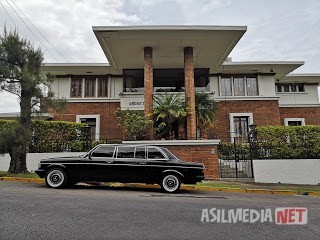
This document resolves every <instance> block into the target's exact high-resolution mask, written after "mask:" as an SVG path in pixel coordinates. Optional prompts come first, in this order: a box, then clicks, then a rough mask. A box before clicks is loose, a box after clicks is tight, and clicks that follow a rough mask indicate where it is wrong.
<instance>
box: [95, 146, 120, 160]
mask: <svg viewBox="0 0 320 240" xmlns="http://www.w3.org/2000/svg"><path fill="white" fill-rule="evenodd" d="M114 149H115V147H111V146H101V147H98V148H97V149H96V150H94V151H93V152H92V154H91V156H92V157H108V158H112V157H113V154H114Z"/></svg>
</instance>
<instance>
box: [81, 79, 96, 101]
mask: <svg viewBox="0 0 320 240" xmlns="http://www.w3.org/2000/svg"><path fill="white" fill-rule="evenodd" d="M95 83H96V79H92V78H91V79H90V78H86V79H85V94H84V96H85V97H94V96H95V85H96V84H95Z"/></svg>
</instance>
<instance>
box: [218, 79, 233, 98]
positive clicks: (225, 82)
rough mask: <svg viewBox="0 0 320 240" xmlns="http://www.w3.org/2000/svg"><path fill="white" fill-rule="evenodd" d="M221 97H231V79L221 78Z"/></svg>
mask: <svg viewBox="0 0 320 240" xmlns="http://www.w3.org/2000/svg"><path fill="white" fill-rule="evenodd" d="M220 82H221V96H232V91H231V78H221V81H220Z"/></svg>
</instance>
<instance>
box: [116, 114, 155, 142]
mask: <svg viewBox="0 0 320 240" xmlns="http://www.w3.org/2000/svg"><path fill="white" fill-rule="evenodd" d="M115 113H116V115H117V120H118V125H119V126H120V127H123V128H124V130H125V132H126V134H127V136H128V139H129V140H142V139H145V138H146V135H147V130H148V128H149V127H150V126H151V125H152V124H153V121H152V120H149V119H146V118H144V117H143V116H142V115H141V114H140V113H139V112H138V111H135V110H126V111H121V110H120V109H119V108H118V109H117V111H116V112H115Z"/></svg>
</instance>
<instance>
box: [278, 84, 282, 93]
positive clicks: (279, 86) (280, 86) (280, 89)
mask: <svg viewBox="0 0 320 240" xmlns="http://www.w3.org/2000/svg"><path fill="white" fill-rule="evenodd" d="M277 92H282V85H280V84H277Z"/></svg>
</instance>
